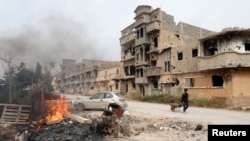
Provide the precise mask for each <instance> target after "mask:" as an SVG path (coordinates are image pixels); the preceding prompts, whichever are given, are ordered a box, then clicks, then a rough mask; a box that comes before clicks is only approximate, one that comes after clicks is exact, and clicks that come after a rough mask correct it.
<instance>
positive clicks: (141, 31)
mask: <svg viewBox="0 0 250 141" xmlns="http://www.w3.org/2000/svg"><path fill="white" fill-rule="evenodd" d="M140 34H141V38H142V37H143V28H141V29H140Z"/></svg>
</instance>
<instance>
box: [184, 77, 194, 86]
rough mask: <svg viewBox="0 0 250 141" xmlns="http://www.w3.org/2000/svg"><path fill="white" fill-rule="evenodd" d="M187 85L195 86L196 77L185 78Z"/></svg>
mask: <svg viewBox="0 0 250 141" xmlns="http://www.w3.org/2000/svg"><path fill="white" fill-rule="evenodd" d="M185 87H194V78H185Z"/></svg>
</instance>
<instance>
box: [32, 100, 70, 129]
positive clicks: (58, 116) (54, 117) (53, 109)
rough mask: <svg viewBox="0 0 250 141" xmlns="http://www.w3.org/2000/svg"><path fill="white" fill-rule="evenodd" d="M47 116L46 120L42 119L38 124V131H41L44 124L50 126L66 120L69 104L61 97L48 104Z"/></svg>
mask: <svg viewBox="0 0 250 141" xmlns="http://www.w3.org/2000/svg"><path fill="white" fill-rule="evenodd" d="M45 106H46V115H45V118H44V119H40V120H39V121H38V123H37V124H36V130H37V131H38V130H40V129H41V128H42V126H43V125H44V124H48V123H50V122H53V121H56V122H57V121H58V122H60V121H61V120H63V119H64V115H65V114H69V113H70V112H69V111H68V102H67V100H66V99H65V98H64V97H60V98H59V99H57V100H53V101H50V102H46V105H45Z"/></svg>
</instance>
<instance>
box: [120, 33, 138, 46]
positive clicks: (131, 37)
mask: <svg viewBox="0 0 250 141" xmlns="http://www.w3.org/2000/svg"><path fill="white" fill-rule="evenodd" d="M133 40H135V35H134V32H131V33H129V34H128V35H127V36H123V37H121V38H120V44H121V45H124V44H126V43H129V42H131V41H133Z"/></svg>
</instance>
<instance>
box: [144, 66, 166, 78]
mask: <svg viewBox="0 0 250 141" xmlns="http://www.w3.org/2000/svg"><path fill="white" fill-rule="evenodd" d="M161 73H162V68H161V67H150V68H146V69H145V75H146V76H160V75H161Z"/></svg>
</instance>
